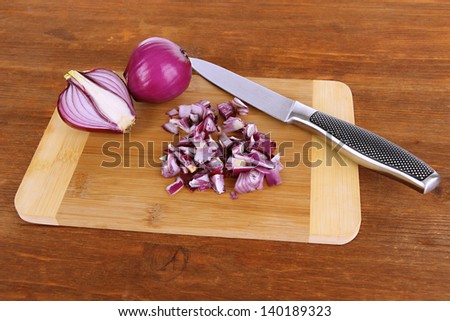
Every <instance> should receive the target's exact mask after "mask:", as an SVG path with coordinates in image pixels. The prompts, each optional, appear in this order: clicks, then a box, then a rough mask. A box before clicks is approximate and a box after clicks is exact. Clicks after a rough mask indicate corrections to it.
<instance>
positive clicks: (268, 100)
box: [190, 58, 440, 194]
mask: <svg viewBox="0 0 450 321" xmlns="http://www.w3.org/2000/svg"><path fill="white" fill-rule="evenodd" d="M190 60H191V63H192V67H193V68H194V70H195V71H197V73H199V74H200V75H201V76H202V77H203V78H205V79H206V80H208V81H210V82H211V83H213V84H214V85H216V86H218V87H219V88H222V89H223V90H225V91H226V92H228V93H230V94H232V95H234V96H235V97H238V98H239V99H241V100H243V101H244V102H246V103H248V104H249V105H252V106H253V107H255V108H257V109H259V110H261V111H263V112H265V113H266V114H268V115H270V116H272V117H274V118H276V119H278V120H280V121H282V122H285V123H289V124H295V125H298V126H300V127H302V128H304V129H306V130H308V131H310V132H312V133H314V134H316V135H318V136H320V137H323V138H325V141H326V142H327V143H328V144H330V145H332V146H336V145H339V147H340V149H339V153H342V154H344V155H346V156H347V157H349V158H350V159H352V160H354V161H355V162H356V163H358V164H360V165H362V166H364V167H367V168H369V169H372V170H375V171H378V172H380V173H382V174H385V175H387V176H390V177H392V178H395V179H397V180H398V181H400V182H402V183H404V184H406V185H408V186H410V187H412V188H414V189H415V190H418V191H420V192H422V193H424V194H426V193H428V192H430V191H432V190H433V189H435V188H436V187H437V186H438V185H439V182H440V175H439V174H438V173H437V172H436V171H435V170H434V169H433V168H432V167H430V166H429V165H428V164H426V163H425V162H424V161H422V160H420V159H419V158H418V157H416V156H414V155H413V154H411V153H410V152H408V151H406V150H404V149H403V148H401V147H400V146H398V145H396V144H394V143H392V142H390V141H389V140H387V139H385V138H383V137H381V136H378V135H376V134H374V133H372V132H370V131H368V130H366V129H363V128H361V127H358V126H356V125H353V124H351V123H348V122H346V121H344V120H342V119H339V118H336V117H334V116H331V115H328V114H326V113H323V112H321V111H318V110H316V109H314V108H312V107H310V106H307V105H305V104H302V103H301V102H299V101H296V100H294V99H290V98H288V97H285V96H283V95H280V94H279V93H277V92H274V91H272V90H270V89H268V88H266V87H264V86H261V85H260V84H257V83H255V82H253V81H251V80H249V79H247V78H245V77H242V76H240V75H238V74H236V73H234V72H232V71H229V70H227V69H225V68H223V67H220V66H218V65H215V64H213V63H211V62H208V61H205V60H202V59H198V58H190Z"/></svg>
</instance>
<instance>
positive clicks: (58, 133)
mask: <svg viewBox="0 0 450 321" xmlns="http://www.w3.org/2000/svg"><path fill="white" fill-rule="evenodd" d="M253 80H255V81H256V82H258V83H260V84H262V85H264V86H266V87H269V88H271V89H273V90H275V91H277V92H279V93H281V94H284V95H286V96H288V97H291V98H294V99H297V100H299V101H301V102H303V103H305V104H309V105H312V106H313V107H315V108H316V109H318V110H321V111H324V112H327V113H329V114H331V115H334V116H337V117H340V118H342V119H344V120H347V121H349V122H352V123H353V122H354V118H353V101H352V94H351V91H350V89H349V88H348V86H346V85H345V84H343V83H340V82H335V81H318V80H314V81H313V80H294V79H291V80H288V79H267V78H253ZM232 98H233V97H232V96H230V95H228V94H227V93H225V92H223V91H222V90H220V89H218V88H216V87H215V86H213V85H211V84H209V83H208V82H207V81H205V80H204V79H202V78H200V77H199V76H196V75H194V76H193V79H192V82H191V85H190V87H189V88H188V90H187V91H186V92H185V93H183V95H182V96H180V97H178V98H177V99H175V100H172V101H170V102H168V103H164V104H160V105H150V104H143V103H137V104H136V105H135V106H136V112H137V122H136V125H135V127H134V128H133V130H132V133H131V134H129V135H118V134H109V133H88V132H84V131H79V130H76V129H73V128H71V127H69V126H68V125H66V124H65V123H64V122H63V121H62V120H61V119H60V117H59V115H58V113H57V112H56V111H55V113H54V114H53V116H52V118H51V120H50V123H49V124H48V127H47V129H46V130H45V132H44V135H43V137H42V140H41V142H40V144H39V146H38V148H37V150H36V152H35V155H34V157H33V159H32V161H31V163H30V166H29V168H28V170H27V172H26V174H25V176H24V178H23V180H22V183H21V185H20V187H19V189H18V191H17V194H16V198H15V205H16V209H17V212H18V213H19V215H20V217H21V218H22V219H24V220H25V221H27V222H31V223H38V224H50V225H64V226H76V227H91V228H102V229H115V230H128V231H141V232H151V233H169V234H187V235H200V236H218V237H231V238H249V239H262V240H279V241H292V242H310V243H326V244H345V243H347V242H349V241H351V240H352V239H353V238H354V237H355V236H356V235H357V233H358V231H359V226H360V222H361V210H360V197H359V179H358V167H357V165H356V164H355V163H353V162H352V161H350V160H348V159H345V158H343V159H344V161H345V164H344V165H342V164H340V163H339V162H337V161H336V159H333V157H330V156H331V155H332V154H331V153H333V151H330V149H327V148H326V147H325V144H324V143H323V141H322V140H321V139H318V138H316V137H314V136H312V135H311V134H309V133H307V132H305V131H303V130H302V129H300V128H298V127H295V126H292V125H287V124H283V123H281V122H279V121H277V120H275V119H272V118H271V117H269V116H267V115H265V114H263V113H262V112H260V111H258V110H256V109H255V108H250V112H249V114H248V115H247V116H245V117H243V118H244V120H246V121H247V122H254V123H256V125H257V126H258V129H259V131H261V132H264V133H269V132H270V133H271V138H272V139H273V140H275V141H276V142H277V145H278V146H284V147H285V148H284V152H283V156H282V163H283V164H284V165H285V169H284V170H283V171H281V177H282V180H283V183H282V184H281V185H279V186H275V187H265V188H264V190H261V191H256V192H254V193H250V194H244V195H239V198H238V199H237V200H232V199H231V197H230V196H229V194H228V193H226V194H222V195H217V194H215V193H214V192H213V191H212V190H210V191H205V192H190V191H189V190H187V189H186V188H185V189H183V190H182V191H180V192H179V193H178V194H176V195H174V196H169V195H168V194H167V192H166V191H165V187H166V186H167V185H168V184H170V183H171V182H173V179H167V178H163V177H162V176H161V174H160V167H158V163H159V162H160V161H159V157H160V156H161V155H162V154H161V151H162V150H163V149H164V146H167V143H169V142H172V141H173V137H172V136H171V135H170V134H169V133H167V132H165V131H164V130H162V129H161V125H162V124H163V123H165V122H166V121H167V116H166V115H165V114H164V113H165V112H166V111H168V110H169V109H172V108H174V107H177V106H178V105H180V104H189V103H194V102H196V101H198V100H201V99H206V100H209V101H211V103H212V104H213V105H216V104H218V103H221V102H224V101H228V100H230V99H232ZM308 147H309V148H308ZM105 151H106V153H105ZM119 155H120V158H119ZM114 162H117V164H114ZM119 162H120V164H119ZM127 163H128V164H127ZM311 163H313V164H315V165H317V163H321V164H320V166H308V165H309V164H311ZM113 165H114V166H113ZM226 186H227V189H228V191H231V190H232V187H233V181H232V180H228V181H227V182H226Z"/></svg>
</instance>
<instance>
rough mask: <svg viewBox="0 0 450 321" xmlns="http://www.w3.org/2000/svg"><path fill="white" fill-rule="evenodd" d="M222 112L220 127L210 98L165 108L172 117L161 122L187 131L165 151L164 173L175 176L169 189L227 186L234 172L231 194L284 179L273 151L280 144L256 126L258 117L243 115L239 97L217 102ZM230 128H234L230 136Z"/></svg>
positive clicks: (168, 128)
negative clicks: (253, 120) (247, 119)
mask: <svg viewBox="0 0 450 321" xmlns="http://www.w3.org/2000/svg"><path fill="white" fill-rule="evenodd" d="M217 109H218V111H219V114H220V116H221V117H222V118H224V122H223V125H222V127H220V126H219V125H218V116H217V115H216V113H215V110H214V108H213V107H212V106H211V103H210V102H209V101H206V100H202V101H199V102H197V103H194V104H192V105H180V106H178V109H172V110H169V111H168V112H167V113H166V114H167V115H168V116H169V117H170V119H169V121H168V122H167V123H166V124H164V125H163V126H162V127H163V128H164V129H165V130H166V131H168V132H169V133H171V134H173V135H177V134H179V133H180V130H181V131H182V132H184V133H186V136H183V137H181V139H180V140H179V141H178V142H176V143H175V145H174V144H169V146H168V148H167V150H165V151H164V155H163V156H162V157H161V160H162V169H161V173H162V175H163V176H164V177H167V178H170V177H176V180H175V182H173V183H172V184H170V185H169V186H167V188H166V190H167V192H168V193H169V194H170V195H173V194H175V193H177V192H178V191H180V190H181V189H182V188H183V187H184V186H186V187H187V188H189V189H190V190H192V191H194V190H198V191H204V190H208V189H213V190H214V191H215V192H216V193H217V194H222V193H224V192H225V182H224V178H225V177H232V178H236V183H235V186H234V191H231V192H230V195H231V197H232V198H233V199H236V198H237V194H244V193H249V192H253V191H255V190H261V189H263V185H264V179H265V181H266V183H267V185H268V186H274V185H278V184H280V183H281V178H280V173H279V171H280V170H281V169H282V168H283V167H282V165H281V163H280V155H279V154H276V155H273V153H274V152H275V147H276V144H275V142H274V141H272V140H270V137H269V136H268V135H266V134H263V133H261V132H259V131H258V129H257V127H256V125H255V124H254V123H246V122H245V121H244V120H243V119H241V118H240V117H238V115H239V116H244V115H247V113H248V107H247V106H246V105H245V104H244V103H243V102H242V101H240V100H239V99H237V98H234V99H233V100H232V101H229V102H224V103H222V104H219V105H218V106H217ZM227 134H232V136H228V135H227Z"/></svg>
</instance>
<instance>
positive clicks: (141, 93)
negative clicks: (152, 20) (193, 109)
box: [124, 37, 192, 103]
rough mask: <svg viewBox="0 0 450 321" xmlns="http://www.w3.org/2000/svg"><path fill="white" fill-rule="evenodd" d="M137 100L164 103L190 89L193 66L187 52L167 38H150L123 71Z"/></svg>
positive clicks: (136, 51)
mask: <svg viewBox="0 0 450 321" xmlns="http://www.w3.org/2000/svg"><path fill="white" fill-rule="evenodd" d="M124 77H125V79H126V81H127V84H128V89H129V90H130V93H131V95H132V96H133V98H134V99H135V100H136V101H143V102H151V103H161V102H166V101H169V100H171V99H173V98H175V97H177V96H179V95H181V94H182V93H183V92H184V91H185V90H186V88H187V87H188V86H189V83H190V81H191V77H192V67H191V62H190V60H189V57H188V56H187V54H186V52H185V51H184V50H183V49H182V48H180V47H179V46H178V45H176V44H175V43H173V42H171V41H170V40H167V39H164V38H158V37H153V38H148V39H146V40H144V41H142V42H141V43H140V44H139V45H138V46H137V47H136V48H135V49H134V51H133V53H132V54H131V57H130V59H129V61H128V65H127V67H126V69H125V72H124Z"/></svg>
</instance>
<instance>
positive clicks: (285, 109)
mask: <svg viewBox="0 0 450 321" xmlns="http://www.w3.org/2000/svg"><path fill="white" fill-rule="evenodd" d="M189 59H190V60H191V63H192V67H193V68H194V69H195V70H196V71H197V72H198V73H199V74H200V75H201V76H202V77H204V78H205V79H207V80H208V81H210V82H212V83H213V84H214V85H216V86H217V87H220V88H222V89H223V90H225V91H227V92H229V93H230V94H232V95H234V96H235V97H237V98H239V99H241V100H243V101H244V102H246V103H248V104H249V105H252V106H253V107H255V108H258V109H259V110H261V111H263V112H265V113H266V114H269V115H270V116H272V117H274V118H276V119H279V120H281V121H283V122H286V121H287V119H288V117H289V115H290V114H291V111H292V109H293V106H294V104H295V103H296V102H295V101H294V100H292V99H290V98H287V97H285V96H283V95H280V94H278V93H276V92H274V91H272V90H270V89H268V88H266V87H263V86H261V85H259V84H257V83H255V82H253V81H251V80H249V79H246V78H244V77H242V76H239V75H237V74H235V73H234V72H231V71H229V70H227V69H225V68H222V67H220V66H217V65H215V64H213V63H210V62H207V61H205V60H201V59H197V58H189Z"/></svg>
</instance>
